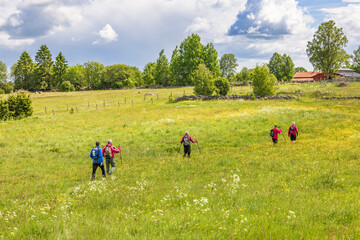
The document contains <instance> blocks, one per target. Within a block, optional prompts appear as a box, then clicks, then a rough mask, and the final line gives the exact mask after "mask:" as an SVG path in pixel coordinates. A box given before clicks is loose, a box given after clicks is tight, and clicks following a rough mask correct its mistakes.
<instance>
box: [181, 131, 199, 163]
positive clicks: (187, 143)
mask: <svg viewBox="0 0 360 240" xmlns="http://www.w3.org/2000/svg"><path fill="white" fill-rule="evenodd" d="M190 142H193V143H196V141H195V140H193V139H192V138H191V137H190V136H189V132H188V131H186V132H185V136H183V137H182V139H181V141H180V143H183V144H184V156H183V157H185V156H186V154H187V155H188V157H190V153H191V147H190Z"/></svg>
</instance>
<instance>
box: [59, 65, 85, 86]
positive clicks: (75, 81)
mask: <svg viewBox="0 0 360 240" xmlns="http://www.w3.org/2000/svg"><path fill="white" fill-rule="evenodd" d="M84 72H85V67H84V66H83V65H80V64H77V65H74V66H70V67H68V68H67V71H66V73H65V75H64V78H63V80H64V81H63V82H65V81H68V82H70V83H71V84H72V85H73V86H74V87H75V90H80V89H81V88H84V87H86V80H85V74H84Z"/></svg>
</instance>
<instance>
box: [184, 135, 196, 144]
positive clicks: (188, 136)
mask: <svg viewBox="0 0 360 240" xmlns="http://www.w3.org/2000/svg"><path fill="white" fill-rule="evenodd" d="M184 137H185V136H183V137H182V139H181V141H180V143H183V142H184ZM188 137H189V139H190V141H192V142H193V143H196V141H194V140H193V139H192V138H191V137H190V136H189V135H188Z"/></svg>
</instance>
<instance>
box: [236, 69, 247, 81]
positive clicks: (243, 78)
mask: <svg viewBox="0 0 360 240" xmlns="http://www.w3.org/2000/svg"><path fill="white" fill-rule="evenodd" d="M235 79H236V81H237V82H243V83H245V82H247V81H250V80H251V76H250V69H248V68H247V67H243V68H242V69H241V71H240V72H239V73H237V74H236V75H235Z"/></svg>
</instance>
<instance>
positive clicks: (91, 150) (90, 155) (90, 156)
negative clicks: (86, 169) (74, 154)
mask: <svg viewBox="0 0 360 240" xmlns="http://www.w3.org/2000/svg"><path fill="white" fill-rule="evenodd" d="M90 157H91V159H92V149H91V150H90Z"/></svg>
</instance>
